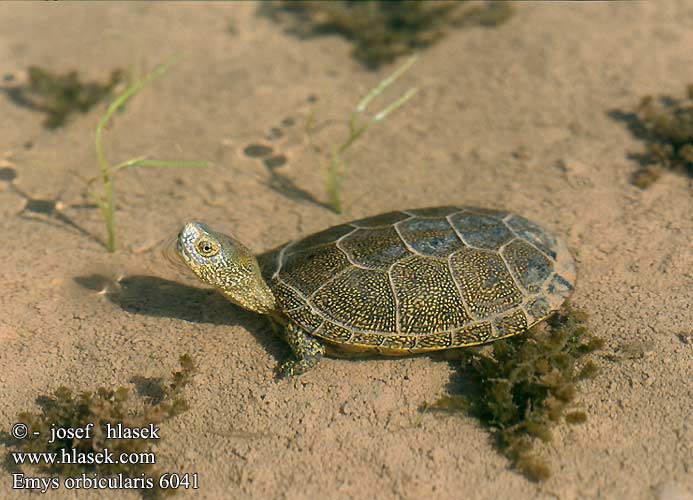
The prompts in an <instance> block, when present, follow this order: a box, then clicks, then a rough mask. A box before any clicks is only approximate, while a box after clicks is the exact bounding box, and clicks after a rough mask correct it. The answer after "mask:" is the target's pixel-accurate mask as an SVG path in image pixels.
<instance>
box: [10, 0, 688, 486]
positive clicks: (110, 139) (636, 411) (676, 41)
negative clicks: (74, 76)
mask: <svg viewBox="0 0 693 500" xmlns="http://www.w3.org/2000/svg"><path fill="white" fill-rule="evenodd" d="M258 10H259V9H258V5H256V4H252V3H234V4H225V3H213V4H209V5H201V4H194V5H193V4H185V3H165V4H161V3H156V4H154V3H123V4H113V3H99V4H98V5H90V6H88V7H87V6H85V5H82V4H62V3H41V4H33V5H31V4H18V3H11V4H2V5H0V74H5V73H9V72H15V71H17V70H21V69H24V68H26V67H27V66H28V65H31V64H34V65H39V66H45V67H48V68H51V69H54V70H58V71H66V70H68V69H71V68H75V69H79V70H80V71H81V72H82V73H83V74H84V75H85V76H86V77H88V78H94V79H103V78H104V77H105V76H106V75H108V74H110V71H111V70H112V69H113V68H115V67H123V68H129V67H131V66H132V65H133V64H134V65H135V68H136V69H139V68H140V67H142V66H143V65H144V66H145V67H148V68H151V67H153V66H154V65H155V64H158V63H159V62H161V61H164V60H166V59H167V58H168V57H170V56H171V55H172V54H174V53H176V52H185V53H186V54H187V58H186V59H185V60H184V61H182V62H181V63H179V64H178V65H177V66H176V67H175V68H174V69H172V70H171V71H170V72H169V73H168V74H166V75H165V76H164V77H162V78H161V79H159V80H158V81H156V82H155V83H154V84H153V85H152V86H151V87H149V88H147V89H145V90H144V91H143V92H142V93H141V94H140V95H138V96H137V97H136V99H134V100H133V101H131V102H130V103H129V105H128V107H127V110H126V112H124V113H122V114H120V115H118V116H117V118H116V120H115V121H114V124H113V125H112V126H111V127H110V128H109V130H108V132H107V137H106V154H107V155H108V157H109V158H110V159H111V160H112V161H113V162H118V161H123V160H125V159H128V158H131V157H135V156H139V155H142V154H146V155H148V156H149V157H151V158H157V159H170V160H208V161H210V162H212V164H211V165H210V166H208V167H206V168H203V169H173V168H171V169H165V168H143V169H140V170H134V171H130V172H126V173H124V174H123V175H122V176H121V177H120V178H119V179H118V184H117V193H118V202H119V209H118V212H117V221H118V226H117V231H118V237H119V240H118V251H117V252H116V253H114V254H107V253H106V252H105V251H104V248H103V246H102V245H101V244H100V243H99V242H98V240H97V238H96V237H97V236H98V237H101V236H102V235H103V231H104V230H103V223H102V220H101V218H100V214H99V212H98V210H95V209H94V208H89V207H88V206H86V207H85V206H84V204H85V203H87V202H88V201H89V200H88V198H87V197H86V190H85V182H84V180H85V179H88V178H89V177H91V176H94V175H96V174H97V167H96V158H95V154H94V149H93V141H92V138H93V129H94V126H95V124H96V122H97V120H98V118H99V116H100V113H101V110H100V109H94V110H93V111H91V112H89V113H87V114H86V115H79V116H75V117H73V118H72V119H71V120H70V122H69V123H68V124H67V126H66V127H64V128H63V129H59V130H58V131H54V132H51V131H46V130H44V129H43V128H42V127H41V122H42V120H43V118H44V116H43V115H42V114H40V113H37V112H35V111H32V110H29V109H26V108H24V107H19V106H17V105H16V104H15V103H13V102H12V101H11V100H10V99H9V98H7V97H6V96H5V95H2V96H0V97H2V98H0V116H2V122H1V125H0V127H1V128H2V133H1V134H0V161H1V162H2V165H0V166H3V167H7V168H13V169H15V170H16V172H17V178H16V179H15V180H14V181H13V182H12V183H10V182H8V181H3V180H0V221H1V222H0V234H1V235H2V240H1V241H2V244H1V245H0V261H1V262H3V264H4V265H3V266H2V267H0V283H1V289H2V293H0V311H1V313H2V314H1V315H0V367H1V368H0V394H1V395H2V396H1V397H2V405H1V406H0V429H2V430H4V431H8V432H9V430H10V427H11V426H12V424H13V423H14V422H15V420H16V415H17V413H19V412H20V411H26V410H31V411H36V410H37V408H38V407H37V405H36V403H35V402H36V398H37V397H39V396H42V395H47V394H50V393H51V392H52V391H53V390H54V389H55V388H56V387H58V386H60V385H69V386H70V387H73V388H75V389H76V390H86V389H91V388H95V387H97V386H117V385H128V384H131V381H132V379H133V377H137V376H145V377H157V376H160V375H162V374H164V373H167V372H169V371H170V370H172V369H173V368H175V367H176V365H177V359H178V357H179V355H181V354H183V353H190V354H191V355H192V356H193V357H195V359H197V360H198V364H199V368H200V374H199V375H198V376H197V377H196V378H195V381H194V384H193V386H192V387H190V388H189V390H188V391H187V394H188V397H189V400H190V403H191V409H190V410H189V411H188V412H186V413H184V414H182V415H180V416H179V417H176V418H175V419H172V420H170V421H168V422H166V423H165V424H164V425H163V426H162V429H161V434H162V439H161V442H160V443H159V445H158V447H157V450H156V451H157V460H158V463H159V465H160V467H161V468H162V469H163V470H167V471H172V472H198V473H199V478H200V488H199V490H197V491H196V492H194V493H192V495H193V496H196V497H200V498H286V499H300V498H363V499H366V498H369V499H370V498H403V499H419V498H479V499H482V498H489V499H490V498H510V497H512V498H527V499H529V498H561V499H571V498H614V499H620V498H628V499H648V498H657V499H660V498H661V499H667V500H673V499H683V498H691V497H692V495H693V475H692V473H691V467H692V466H693V465H692V460H691V459H692V452H691V442H693V420H692V418H691V406H692V405H691V401H692V394H691V387H692V385H691V380H692V379H693V369H692V368H693V365H692V361H691V360H692V356H691V355H692V342H693V341H692V340H691V319H692V315H691V297H692V296H693V287H692V280H691V278H692V276H691V270H692V269H693V258H692V250H691V240H692V239H693V238H692V237H693V222H692V221H693V219H692V217H691V214H692V213H693V203H692V199H693V198H692V197H691V183H690V179H687V178H685V177H682V176H678V175H673V174H666V175H664V177H663V178H662V179H661V180H660V181H658V182H657V183H656V184H654V185H653V186H652V187H651V188H649V189H647V190H645V191H642V190H640V189H638V188H636V187H634V186H632V185H631V184H630V183H629V180H628V179H629V176H630V174H631V173H632V172H633V171H634V170H635V169H636V165H635V164H634V162H633V161H632V160H630V159H629V158H628V155H629V153H633V152H639V151H642V149H643V144H642V143H641V142H639V141H637V140H636V139H634V138H633V137H632V136H631V134H630V133H629V132H628V130H627V129H626V127H625V126H624V124H623V123H619V122H616V121H614V120H613V119H612V118H610V117H609V114H608V112H609V111H611V110H624V111H627V110H629V109H631V108H632V107H633V106H635V105H636V104H637V102H638V101H639V99H640V96H642V95H644V94H648V93H654V94H658V93H663V94H670V95H679V94H681V93H682V92H683V89H684V86H685V85H686V84H687V83H689V82H693V64H692V63H693V51H692V50H691V48H692V47H693V29H692V27H693V4H692V3H691V2H686V1H673V0H670V1H667V2H639V3H630V2H617V3H608V4H607V3H584V4H582V3H581V4H578V3H571V4H559V3H549V2H545V3H534V4H518V5H517V6H516V14H515V15H514V17H512V18H511V20H510V21H509V22H507V23H506V24H504V25H502V26H501V27H500V28H498V29H496V30H488V29H484V28H470V29H466V30H461V31H456V32H453V33H451V34H450V36H448V37H447V38H445V39H444V40H443V41H442V42H440V43H439V44H437V45H436V46H434V47H432V48H430V49H428V50H426V51H424V52H423V53H422V54H421V57H420V59H419V60H418V62H416V64H415V66H414V67H413V68H412V70H411V71H410V72H408V73H407V74H406V76H405V77H403V78H402V80H401V82H398V83H397V84H396V85H395V86H394V87H393V88H392V90H391V94H390V95H391V96H392V97H394V96H396V95H399V93H402V92H404V91H405V90H406V89H407V88H409V87H410V86H412V85H421V86H422V90H421V92H420V93H419V94H418V95H417V96H416V97H415V98H414V99H413V100H412V101H411V102H410V103H408V104H407V106H406V108H404V109H401V110H399V111H398V112H397V114H396V115H394V116H393V117H392V118H388V120H386V121H385V122H383V123H381V124H378V126H377V127H375V128H373V129H372V132H369V134H368V135H367V136H366V137H365V138H364V139H363V140H362V142H360V143H358V144H357V145H356V146H355V147H354V148H353V150H352V151H351V152H350V153H349V155H348V163H349V171H348V174H347V177H346V180H345V184H344V213H343V214H342V215H340V216H336V215H334V214H332V213H331V212H329V211H327V210H325V209H324V208H323V207H321V206H320V205H319V204H316V203H314V202H311V201H310V199H309V197H308V196H307V194H308V193H309V194H310V195H311V196H313V197H314V198H315V199H316V200H324V199H325V196H326V195H325V186H324V184H325V182H324V178H325V175H324V168H323V166H321V165H324V163H325V161H326V159H327V157H328V152H329V145H330V144H333V143H335V141H338V140H340V138H342V137H343V135H344V134H345V131H346V128H345V126H344V124H345V120H346V118H347V117H348V116H349V113H350V111H351V109H352V107H353V106H354V104H355V103H356V102H357V101H358V100H359V98H360V97H361V96H362V95H364V93H365V92H366V91H367V90H368V89H369V88H371V87H372V86H373V85H374V84H375V83H376V82H378V81H379V80H380V79H381V78H382V77H383V76H385V75H386V74H388V73H389V72H391V71H392V69H393V67H394V66H389V67H384V68H382V70H380V71H379V72H377V73H373V72H369V71H366V70H364V69H363V68H362V67H361V66H360V65H359V64H358V63H356V62H355V61H354V60H353V59H351V57H350V56H349V51H350V45H349V44H348V43H347V42H346V41H344V40H343V39H342V38H340V37H337V36H328V37H320V38H313V39H307V40H300V39H297V38H295V37H293V36H291V35H289V34H286V33H284V32H283V31H282V30H281V29H280V28H279V27H278V26H277V25H276V24H274V23H272V22H271V21H269V20H268V19H266V18H264V17H261V16H258ZM231 23H232V24H233V26H235V32H234V33H230V32H229V30H228V26H229V24H231ZM392 97H390V98H392ZM307 122H310V123H312V124H313V127H312V128H311V136H312V137H309V136H308V134H307V133H306V123H307ZM311 139H312V142H311ZM253 144H255V145H257V144H264V145H266V146H268V147H270V148H271V149H272V152H271V154H268V155H267V156H265V158H261V157H259V156H258V155H261V154H264V153H263V151H262V150H257V148H255V149H250V150H248V149H247V147H248V146H249V145H253ZM29 146H30V147H29ZM316 149H319V151H316ZM265 153H267V152H266V151H265ZM269 156H272V157H273V159H272V160H271V161H269V162H265V160H267V158H268V157H269ZM265 163H268V164H265ZM281 163H284V164H283V165H280V164H281ZM268 165H269V166H268ZM270 170H273V171H274V172H275V173H276V174H277V175H280V176H281V177H282V178H283V179H284V184H285V185H289V184H292V185H293V186H294V187H295V188H296V189H300V190H303V191H304V192H305V193H303V194H301V193H300V192H299V191H295V192H294V195H293V196H289V195H288V194H287V192H286V190H284V191H283V192H282V191H281V190H277V189H276V184H277V179H276V177H275V178H274V181H273V180H272V177H271V176H270ZM273 187H274V188H273ZM37 200H54V201H55V200H57V201H59V202H60V207H61V208H62V210H61V211H60V212H59V213H57V214H53V215H50V214H46V213H43V212H45V210H43V211H42V210H41V207H42V205H41V203H38V202H37ZM446 204H456V205H477V206H486V207H496V208H505V209H508V210H511V211H513V212H516V213H519V214H522V215H524V216H526V217H528V218H530V219H532V220H535V221H538V222H540V223H542V224H543V225H545V226H546V227H547V228H549V229H550V230H552V231H554V232H556V233H558V234H561V235H563V236H564V237H565V238H566V240H567V241H568V244H569V245H570V247H571V248H572V250H573V252H574V254H575V256H576V259H577V263H578V285H577V288H576V292H575V294H574V299H573V301H574V303H575V304H576V305H578V306H580V307H583V308H585V309H587V310H588V311H590V313H591V320H590V321H591V327H592V329H593V332H594V333H595V334H597V335H599V336H601V337H603V338H604V339H605V340H606V344H607V347H606V351H605V352H606V353H607V354H608V353H611V354H614V355H616V354H618V353H619V352H622V351H624V349H625V350H628V346H633V345H637V346H640V347H641V348H642V349H641V350H642V351H644V352H643V353H642V354H641V355H636V356H623V358H624V359H621V360H620V361H618V362H614V361H610V360H609V359H607V356H606V355H603V356H601V357H598V358H597V362H598V364H599V365H600V366H601V368H602V374H601V375H600V376H599V377H598V378H596V379H595V380H592V381H589V382H586V383H585V384H584V385H583V391H582V393H581V397H580V407H581V408H582V409H584V410H585V411H586V412H587V413H588V414H589V420H588V422H587V423H586V424H584V425H580V426H562V427H560V428H558V429H557V430H556V432H555V437H554V440H553V441H552V442H551V443H549V444H546V445H543V446H541V447H540V448H539V451H540V452H541V453H542V454H543V455H544V456H545V457H547V459H548V460H549V462H550V463H551V466H552V468H553V471H554V475H553V477H552V478H551V479H550V480H549V481H548V482H546V483H544V484H540V485H537V484H533V483H531V482H529V481H527V480H526V479H525V478H523V477H522V476H521V475H519V474H517V473H516V472H513V471H512V470H511V469H510V468H509V466H508V462H507V461H506V460H505V459H504V458H503V457H501V456H500V455H499V454H498V453H497V452H496V451H495V449H494V448H493V445H492V443H491V440H490V438H489V434H488V433H487V431H486V430H485V429H483V428H482V427H480V425H479V424H478V422H476V421H475V420H474V419H472V418H467V417H448V418H441V417H440V416H436V415H433V414H430V413H425V414H422V413H421V412H420V411H419V408H420V407H421V406H422V405H423V404H424V403H427V402H428V403H430V402H432V401H434V400H435V399H436V398H437V397H438V396H440V395H442V394H444V393H445V390H446V386H447V384H448V383H449V382H450V380H451V378H454V376H455V373H456V372H457V369H456V368H455V366H453V365H452V364H450V363H448V362H445V361H442V360H439V359H432V358H431V357H426V356H423V357H415V358H404V359H393V360H387V359H385V360H380V359H377V360H362V361H350V360H326V361H325V362H323V363H322V364H321V366H319V367H318V368H317V369H316V370H314V371H313V372H311V373H309V374H307V375H305V376H304V377H301V378H300V379H298V380H290V381H289V380H275V378H274V369H275V367H276V365H277V363H278V362H279V361H281V360H282V359H283V358H284V357H285V356H286V355H287V354H288V350H287V348H286V347H284V346H283V344H282V343H281V342H279V341H278V340H275V339H274V338H273V337H272V336H271V333H270V329H269V325H268V324H267V323H266V321H265V320H264V319H263V318H261V317H259V316H256V315H254V314H252V313H249V312H245V311H242V310H240V309H239V308H236V307H234V306H232V305H230V304H228V303H226V302H224V301H223V300H222V299H221V298H220V297H218V296H216V295H215V294H213V293H211V292H209V291H207V290H204V289H201V288H198V287H199V285H198V284H197V283H196V282H194V281H192V280H190V279H188V278H187V277H185V276H182V275H181V274H179V272H178V271H177V270H176V269H174V268H172V267H171V266H170V265H169V264H168V263H167V262H166V260H165V259H164V258H163V257H162V256H161V252H160V247H161V242H163V241H165V240H167V239H169V238H170V237H172V236H174V235H175V234H176V232H177V230H178V228H179V227H180V225H181V224H182V223H183V222H184V221H187V220H189V219H197V220H203V221H206V222H208V223H209V224H211V225H214V226H215V227H220V228H222V229H225V230H227V231H233V232H234V234H235V235H236V236H237V237H239V238H240V239H242V240H243V241H245V242H247V244H248V245H249V246H251V248H253V249H254V250H256V251H258V252H260V251H263V250H266V249H269V248H273V247H275V246H276V245H279V244H281V243H283V242H285V241H287V240H291V239H294V238H297V237H299V236H303V235H307V234H310V233H311V232H314V231H316V230H319V229H322V228H325V227H328V226H330V225H332V224H336V223H339V222H340V221H346V220H350V219H354V218H360V217H365V216H368V215H372V214H376V213H379V212H384V211H388V210H394V209H398V208H414V207H420V206H434V205H446ZM122 276H125V277H126V279H125V280H124V281H123V282H122V283H123V286H124V287H127V290H128V293H126V294H125V295H124V296H126V297H127V300H113V298H112V297H111V300H109V297H108V296H107V295H104V294H97V293H95V291H94V288H98V283H99V282H100V281H101V280H102V279H111V278H115V277H122ZM95 284H97V285H95ZM121 297H122V295H121ZM3 448H4V445H0V452H1V453H4V450H3ZM52 495H53V496H56V497H58V496H60V497H62V496H68V493H67V492H66V491H65V490H64V489H62V490H60V491H58V492H53V493H52ZM92 495H93V496H94V497H97V496H98V497H101V496H102V495H103V492H93V493H92ZM85 496H89V495H85V494H82V495H81V496H80V497H85ZM0 497H2V498H25V497H26V493H24V492H19V491H15V490H13V489H12V480H11V476H10V474H9V472H7V473H6V474H5V473H4V472H3V473H0ZM112 497H113V498H138V495H137V493H134V492H122V491H116V492H113V493H112Z"/></svg>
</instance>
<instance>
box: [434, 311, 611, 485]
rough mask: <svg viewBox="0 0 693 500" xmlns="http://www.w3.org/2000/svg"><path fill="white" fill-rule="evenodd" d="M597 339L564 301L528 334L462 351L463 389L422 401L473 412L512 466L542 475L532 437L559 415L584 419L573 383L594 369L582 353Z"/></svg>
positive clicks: (542, 435)
mask: <svg viewBox="0 0 693 500" xmlns="http://www.w3.org/2000/svg"><path fill="white" fill-rule="evenodd" d="M602 345H603V342H602V340H601V339H598V338H596V337H593V336H592V335H590V334H589V333H588V331H587V315H586V313H585V312H584V311H581V310H579V309H575V308H572V307H571V306H570V305H569V304H566V305H564V306H563V308H562V309H561V310H560V311H559V312H557V313H556V314H554V315H553V316H552V317H550V318H549V319H548V320H547V321H546V322H544V323H542V324H540V325H537V326H535V327H534V328H532V329H530V330H529V332H527V334H526V335H521V336H518V337H513V338H509V339H507V340H501V341H499V342H496V343H494V344H492V345H491V346H488V347H486V348H476V349H467V350H464V351H461V352H460V355H461V356H462V369H463V371H464V374H463V377H464V380H465V383H466V382H469V384H470V387H469V388H468V390H465V393H466V394H465V395H464V396H463V395H459V394H455V395H448V396H445V397H443V398H441V399H440V400H438V401H437V402H436V403H435V404H433V405H432V406H428V407H427V409H429V410H435V411H444V412H446V413H457V412H460V411H462V412H465V413H469V414H472V415H474V416H476V417H477V418H479V419H480V420H481V421H482V422H483V423H484V425H486V426H488V427H490V428H492V429H493V430H494V434H495V436H494V437H495V443H496V445H497V447H498V449H499V450H500V452H501V453H502V454H503V455H505V456H506V457H507V458H508V459H509V460H511V461H512V463H513V466H514V467H515V468H517V469H518V470H520V471H521V472H522V473H523V474H524V475H525V476H526V477H527V478H529V479H531V480H533V481H543V480H545V479H547V478H548V477H549V475H550V469H549V467H548V465H547V464H546V463H545V462H544V461H543V460H542V459H541V458H540V457H538V456H536V455H535V454H533V453H532V447H533V443H534V440H535V438H539V439H541V440H542V441H549V440H550V439H551V429H552V428H553V427H554V426H555V425H556V424H557V423H558V422H560V420H561V419H565V420H566V421H567V422H569V423H582V422H585V421H586V419H587V415H586V414H585V413H584V412H582V411H578V410H576V409H575V408H574V400H575V397H576V392H577V386H578V383H579V382H580V381H581V380H584V379H587V378H591V377H593V376H595V375H596V373H597V367H596V365H594V364H593V363H592V362H591V361H584V360H583V357H584V356H586V355H587V354H589V353H591V352H593V351H595V350H597V349H600V348H601V347H602Z"/></svg>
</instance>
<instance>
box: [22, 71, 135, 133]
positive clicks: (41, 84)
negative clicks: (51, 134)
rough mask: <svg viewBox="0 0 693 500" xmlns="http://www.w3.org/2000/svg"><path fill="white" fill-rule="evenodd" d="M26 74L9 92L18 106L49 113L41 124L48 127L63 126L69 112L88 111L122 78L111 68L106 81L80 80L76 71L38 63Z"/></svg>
mask: <svg viewBox="0 0 693 500" xmlns="http://www.w3.org/2000/svg"><path fill="white" fill-rule="evenodd" d="M27 73H28V82H27V84H26V85H24V86H21V87H15V88H13V89H11V90H10V91H9V92H10V95H11V97H12V98H13V99H14V101H15V102H17V103H19V104H21V105H24V106H27V107H30V108H32V109H36V110H39V111H43V112H45V113H46V114H47V115H48V116H47V117H46V119H45V120H44V122H43V126H44V127H46V128H50V129H54V128H58V127H61V126H63V124H64V123H65V120H66V119H67V117H68V115H70V114H72V113H74V112H76V111H79V112H82V113H85V112H87V111H88V110H89V109H91V108H92V106H94V105H95V104H96V103H98V102H99V101H101V100H103V99H105V98H106V97H107V96H108V95H110V93H111V91H112V90H113V88H114V87H115V86H116V85H117V84H118V83H119V82H120V81H121V80H122V79H123V77H124V72H123V71H122V70H120V69H116V70H113V72H112V73H111V77H110V79H109V80H108V81H107V82H105V83H98V82H82V81H80V79H79V74H78V73H77V72H76V71H70V72H68V73H65V74H58V73H52V72H50V71H48V70H46V69H43V68H39V67H37V66H31V67H29V68H28V70H27Z"/></svg>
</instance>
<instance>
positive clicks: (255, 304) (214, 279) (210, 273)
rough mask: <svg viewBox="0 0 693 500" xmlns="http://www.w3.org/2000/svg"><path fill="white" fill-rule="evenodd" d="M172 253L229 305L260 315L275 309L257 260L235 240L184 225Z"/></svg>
mask: <svg viewBox="0 0 693 500" xmlns="http://www.w3.org/2000/svg"><path fill="white" fill-rule="evenodd" d="M176 252H177V253H178V255H179V256H180V258H181V259H182V260H183V262H184V263H185V264H186V265H187V267H189V268H190V269H191V270H192V272H193V273H195V274H196V275H197V277H198V278H200V279H201V280H202V281H204V282H205V283H209V284H210V285H212V286H213V287H215V288H216V289H217V290H219V291H220V292H221V293H222V294H223V295H224V296H225V297H226V298H227V299H229V300H230V301H231V302H233V303H235V304H238V305H239V306H241V307H243V308H245V309H249V310H251V311H255V312H258V313H261V314H268V313H270V312H272V311H274V310H275V309H276V303H275V299H274V295H273V294H272V291H271V290H270V289H269V287H268V286H267V283H265V280H264V279H263V278H262V274H261V273H260V266H259V265H258V263H257V259H256V258H255V256H254V255H253V254H252V252H251V251H250V249H249V248H248V247H246V246H245V245H244V244H243V243H241V242H240V241H238V240H237V239H235V238H233V237H231V236H227V235H225V234H222V233H217V232H216V231H213V230H212V229H210V228H209V227H208V226H206V225H205V224H202V223H200V222H188V223H187V224H186V225H185V226H183V229H181V231H180V233H178V239H177V241H176Z"/></svg>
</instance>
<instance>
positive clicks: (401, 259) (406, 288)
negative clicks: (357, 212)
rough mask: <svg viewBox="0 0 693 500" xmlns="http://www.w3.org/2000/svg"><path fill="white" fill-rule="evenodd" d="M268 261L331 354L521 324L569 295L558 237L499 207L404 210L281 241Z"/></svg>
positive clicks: (567, 258)
mask: <svg viewBox="0 0 693 500" xmlns="http://www.w3.org/2000/svg"><path fill="white" fill-rule="evenodd" d="M266 265H272V266H274V268H273V269H271V270H267V269H264V270H263V271H264V274H265V275H266V276H268V277H271V278H270V279H269V286H270V288H271V289H272V292H273V293H274V295H275V297H276V299H277V303H278V305H279V308H280V309H281V310H282V312H283V314H284V315H286V317H287V318H288V319H289V320H290V321H291V322H293V323H295V324H297V325H299V326H300V327H301V328H302V329H303V330H304V331H306V332H308V333H309V334H311V335H313V336H315V337H318V338H321V339H324V340H326V341H327V342H328V345H329V344H332V345H333V346H338V347H339V349H338V351H340V352H348V351H350V350H351V351H356V352H363V351H373V350H375V351H377V352H380V353H382V354H389V355H406V354H410V353H417V352H427V351H434V350H440V349H450V348H455V347H466V346H471V345H477V344H483V343H487V342H491V341H494V340H497V339H501V338H505V337H509V336H512V335H516V334H519V333H522V332H524V331H526V330H527V328H529V327H530V326H532V325H533V324H535V323H537V322H539V321H541V320H542V319H544V318H546V317H547V316H548V315H549V314H550V313H551V312H552V311H554V310H556V309H557V308H558V307H560V305H561V304H562V303H563V301H564V300H565V299H566V298H567V297H568V296H569V295H570V293H571V292H572V289H573V285H574V282H575V267H574V262H573V259H572V257H571V255H570V253H569V252H568V250H567V248H566V246H565V244H564V243H563V242H562V241H561V240H560V239H559V238H557V237H556V236H554V235H552V234H550V233H548V232H547V231H546V230H544V229H543V228H541V227H539V226H538V225H536V224H534V223H532V222H530V221H528V220H526V219H524V218H522V217H519V216H517V215H513V214H510V213H507V212H502V211H496V210H487V209H480V208H473V207H436V208H428V209H419V210H406V211H399V212H390V213H387V214H381V215H377V216H375V217H370V218H368V219H363V220H358V221H353V222H350V223H347V224H343V225H340V226H336V227H333V228H330V229H327V230H325V231H322V232H320V233H316V234H313V235H311V236H308V237H307V238H305V239H303V240H299V241H296V242H293V243H290V244H288V245H286V246H285V247H284V248H282V249H281V251H280V252H279V253H278V254H277V258H276V261H275V262H273V263H269V264H266Z"/></svg>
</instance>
